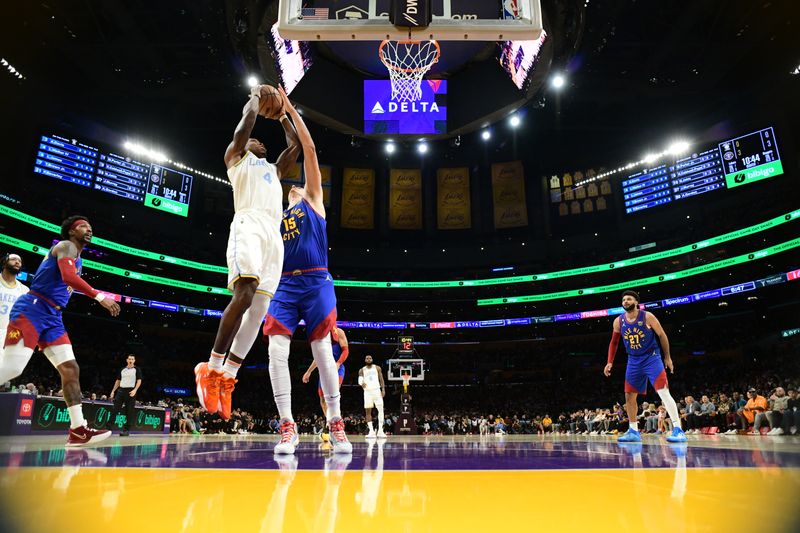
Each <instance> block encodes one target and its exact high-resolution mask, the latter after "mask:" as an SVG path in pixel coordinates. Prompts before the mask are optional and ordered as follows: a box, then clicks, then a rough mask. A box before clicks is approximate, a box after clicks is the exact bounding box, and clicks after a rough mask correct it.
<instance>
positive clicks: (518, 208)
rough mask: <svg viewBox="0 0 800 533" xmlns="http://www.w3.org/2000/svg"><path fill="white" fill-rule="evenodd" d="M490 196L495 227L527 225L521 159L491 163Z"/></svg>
mask: <svg viewBox="0 0 800 533" xmlns="http://www.w3.org/2000/svg"><path fill="white" fill-rule="evenodd" d="M492 197H493V199H494V227H495V228H497V229H502V228H517V227H520V226H527V225H528V208H527V205H526V203H525V176H524V173H523V170H522V161H510V162H508V163H495V164H494V165H492Z"/></svg>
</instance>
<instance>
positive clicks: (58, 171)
mask: <svg viewBox="0 0 800 533" xmlns="http://www.w3.org/2000/svg"><path fill="white" fill-rule="evenodd" d="M33 171H34V173H36V174H41V175H42V176H47V177H50V178H55V179H58V180H62V181H66V182H69V183H74V184H76V185H80V186H82V187H89V188H91V189H95V190H98V191H102V192H104V193H107V194H112V195H114V196H118V197H120V198H125V199H127V200H132V201H134V202H137V203H140V204H144V205H145V206H147V207H150V208H152V209H158V210H160V211H166V212H167V213H172V214H174V215H180V216H183V217H185V216H188V215H189V202H190V199H191V194H192V181H193V179H194V177H193V176H192V175H191V174H186V173H183V172H179V171H177V170H175V169H173V168H170V167H167V166H164V165H160V164H157V163H141V162H139V161H136V160H134V159H131V158H130V157H125V156H121V155H118V154H115V153H113V152H110V151H102V150H100V149H99V148H95V147H93V146H89V145H87V144H85V143H82V142H80V141H78V140H76V139H66V138H64V137H60V136H58V135H42V136H41V138H40V139H39V146H38V149H37V151H36V160H35V162H34V167H33Z"/></svg>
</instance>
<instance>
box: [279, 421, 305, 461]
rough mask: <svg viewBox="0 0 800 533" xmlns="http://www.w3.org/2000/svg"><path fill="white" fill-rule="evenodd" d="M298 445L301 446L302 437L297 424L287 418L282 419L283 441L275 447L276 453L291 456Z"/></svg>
mask: <svg viewBox="0 0 800 533" xmlns="http://www.w3.org/2000/svg"><path fill="white" fill-rule="evenodd" d="M298 444H300V436H299V435H298V434H297V424H295V423H294V422H291V421H289V420H287V419H285V418H284V419H282V420H281V440H280V441H278V444H276V445H275V453H276V454H279V455H280V454H289V455H291V454H293V453H294V450H295V448H297V445H298Z"/></svg>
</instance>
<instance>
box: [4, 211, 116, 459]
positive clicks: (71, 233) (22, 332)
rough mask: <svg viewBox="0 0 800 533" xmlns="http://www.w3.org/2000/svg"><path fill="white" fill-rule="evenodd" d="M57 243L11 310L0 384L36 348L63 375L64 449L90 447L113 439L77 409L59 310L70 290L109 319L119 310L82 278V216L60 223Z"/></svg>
mask: <svg viewBox="0 0 800 533" xmlns="http://www.w3.org/2000/svg"><path fill="white" fill-rule="evenodd" d="M61 238H62V239H63V240H62V241H60V242H59V243H58V244H56V245H55V246H53V247H52V248H51V249H50V250H49V251H48V252H47V255H46V256H45V258H44V260H43V261H42V264H41V265H39V269H38V270H37V271H36V275H35V276H34V278H33V283H32V284H31V289H30V292H28V293H27V294H24V295H23V296H20V297H19V299H17V301H16V303H15V304H14V307H13V308H12V309H11V321H10V322H9V324H8V331H7V333H6V338H5V350H4V351H3V355H2V360H0V383H5V382H6V381H8V380H10V379H14V378H15V377H17V376H19V375H20V374H22V371H23V370H24V369H25V367H26V366H27V364H28V361H30V359H31V356H32V355H33V350H34V348H36V347H37V346H39V348H41V349H42V350H43V351H44V354H45V356H47V358H48V359H49V360H50V362H51V363H52V364H53V366H54V367H56V369H57V370H58V373H59V374H60V375H61V388H62V390H63V392H64V401H65V402H66V404H67V410H68V411H69V419H70V430H69V437H68V439H67V444H66V445H67V446H84V445H86V444H93V443H95V442H99V441H101V440H103V439H106V438H108V437H109V436H110V435H111V431H109V430H96V429H91V428H89V427H88V426H87V425H86V421H85V420H84V418H83V409H82V408H81V386H80V382H79V381H78V376H79V369H78V363H77V362H76V361H75V355H74V354H73V352H72V343H71V342H70V340H69V336H68V335H67V332H66V330H65V329H64V322H63V321H62V319H61V311H62V310H63V309H64V307H65V306H66V305H67V302H68V301H69V297H70V296H71V295H72V291H73V290H78V291H80V292H82V293H83V294H85V295H86V296H89V297H90V298H94V299H95V300H97V301H98V302H99V303H100V305H102V306H103V307H105V308H106V310H107V311H108V312H109V313H110V314H111V316H117V315H119V305H117V302H115V301H114V300H113V299H111V298H107V297H106V296H105V295H104V294H103V293H101V292H99V291H97V290H95V289H93V288H92V287H91V286H90V285H89V284H88V283H86V282H85V281H84V280H82V279H81V258H80V256H81V252H82V251H83V248H84V247H85V246H86V245H87V244H89V243H90V242H91V241H92V226H91V224H89V221H88V220H87V219H86V217H83V216H72V217H69V218H68V219H66V220H65V221H64V222H63V223H62V224H61Z"/></svg>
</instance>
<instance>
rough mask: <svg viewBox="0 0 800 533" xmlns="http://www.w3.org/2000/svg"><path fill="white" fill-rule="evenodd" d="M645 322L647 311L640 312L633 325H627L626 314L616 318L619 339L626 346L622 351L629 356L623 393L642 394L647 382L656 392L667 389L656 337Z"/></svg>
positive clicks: (665, 374)
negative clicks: (617, 319) (617, 320)
mask: <svg viewBox="0 0 800 533" xmlns="http://www.w3.org/2000/svg"><path fill="white" fill-rule="evenodd" d="M646 319H647V311H642V310H639V314H638V315H636V319H634V320H633V321H632V322H628V319H627V318H625V314H622V315H620V318H619V327H620V336H621V337H622V342H623V343H624V344H625V351H627V352H628V366H627V368H626V369H625V392H636V393H638V394H645V393H646V392H647V381H648V380H649V381H650V383H652V384H653V388H655V389H656V390H660V389H663V388H664V387H666V386H667V372H666V370H665V369H664V362H663V361H662V360H661V347H660V346H659V344H658V337H656V334H655V332H654V331H653V330H652V329H651V328H649V327H647V320H646Z"/></svg>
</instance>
